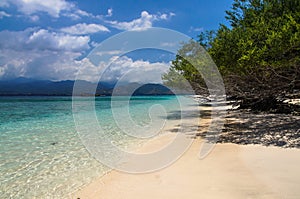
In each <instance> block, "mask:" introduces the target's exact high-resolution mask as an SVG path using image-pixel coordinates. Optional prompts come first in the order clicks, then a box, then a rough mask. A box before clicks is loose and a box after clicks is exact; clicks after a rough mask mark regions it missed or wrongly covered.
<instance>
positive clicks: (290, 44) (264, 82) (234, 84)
mask: <svg viewBox="0 0 300 199" xmlns="http://www.w3.org/2000/svg"><path fill="white" fill-rule="evenodd" d="M226 14H227V16H226V19H227V20H229V22H230V27H226V26H225V25H222V24H221V25H220V27H219V29H218V30H217V31H215V32H214V31H208V32H204V33H201V34H200V35H199V37H198V38H199V40H198V43H199V44H201V45H203V46H204V48H205V49H206V50H207V51H208V53H209V54H210V55H211V57H212V58H213V60H214V61H215V63H216V65H217V66H218V68H219V70H220V72H221V74H222V75H223V78H224V81H225V86H226V90H227V94H228V95H230V96H232V97H235V98H237V99H240V100H241V101H242V102H241V107H243V106H244V107H248V108H249V107H250V108H253V109H254V107H255V106H256V104H257V103H260V102H261V101H265V102H266V103H268V102H267V101H268V100H269V101H270V99H274V100H273V101H272V103H273V104H274V106H277V105H278V104H280V100H281V99H283V98H285V97H287V96H290V95H291V94H295V93H298V94H299V89H300V83H299V82H300V23H299V22H300V1H295V0H234V3H233V5H232V8H231V10H229V11H226ZM193 46H195V45H193V43H192V42H190V43H187V44H185V45H184V46H183V47H182V49H180V50H179V53H180V51H189V52H193ZM171 69H172V70H174V71H177V72H179V73H181V74H183V75H184V76H185V78H187V79H188V80H189V81H191V82H193V83H195V82H196V83H197V84H198V85H203V80H202V79H201V77H199V76H197V75H195V74H194V72H193V67H192V66H191V65H190V64H189V63H188V62H186V61H184V59H183V58H182V57H181V56H176V59H175V60H174V61H173V62H172V65H171ZM174 71H173V73H174ZM167 76H168V74H166V75H165V76H164V77H165V78H166V77H167ZM264 106H266V104H261V109H263V107H264ZM256 108H257V107H256ZM272 108H274V107H270V109H272ZM257 109H258V108H257Z"/></svg>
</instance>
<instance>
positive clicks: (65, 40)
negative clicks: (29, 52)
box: [27, 29, 90, 51]
mask: <svg viewBox="0 0 300 199" xmlns="http://www.w3.org/2000/svg"><path fill="white" fill-rule="evenodd" d="M89 41H90V38H89V37H88V36H72V35H68V34H62V33H56V32H49V31H48V30H45V29H40V30H38V31H36V32H33V33H32V35H30V37H29V39H28V41H27V44H29V45H33V46H34V47H35V48H36V47H38V48H41V49H42V48H47V49H51V50H65V51H82V50H85V49H88V48H89V44H88V43H89Z"/></svg>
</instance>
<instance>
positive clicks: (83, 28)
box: [61, 23, 109, 35]
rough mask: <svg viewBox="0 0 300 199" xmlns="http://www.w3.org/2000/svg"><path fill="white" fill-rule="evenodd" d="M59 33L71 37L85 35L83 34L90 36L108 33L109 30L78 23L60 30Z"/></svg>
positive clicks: (103, 27) (96, 25)
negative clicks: (97, 33) (70, 35)
mask: <svg viewBox="0 0 300 199" xmlns="http://www.w3.org/2000/svg"><path fill="white" fill-rule="evenodd" d="M61 31H62V32H65V33H69V34H73V35H85V34H92V33H96V32H109V30H108V29H107V28H106V27H105V26H103V25H100V24H86V23H80V24H76V25H74V26H70V27H66V28H62V29H61Z"/></svg>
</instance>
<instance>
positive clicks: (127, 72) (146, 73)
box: [101, 56, 170, 83]
mask: <svg viewBox="0 0 300 199" xmlns="http://www.w3.org/2000/svg"><path fill="white" fill-rule="evenodd" d="M111 61H113V62H112V64H111V65H110V66H109V68H107V69H106V70H105V72H104V74H103V76H102V77H101V81H122V82H139V83H162V80H161V75H162V74H163V73H165V72H167V70H168V69H169V66H170V63H166V62H154V63H151V62H149V61H144V60H136V61H134V60H132V59H131V58H129V57H127V56H122V57H112V59H111ZM102 64H103V63H102Z"/></svg>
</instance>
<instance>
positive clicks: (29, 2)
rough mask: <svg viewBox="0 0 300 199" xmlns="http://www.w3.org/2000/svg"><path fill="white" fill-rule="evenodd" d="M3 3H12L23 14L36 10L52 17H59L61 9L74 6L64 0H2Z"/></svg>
mask: <svg viewBox="0 0 300 199" xmlns="http://www.w3.org/2000/svg"><path fill="white" fill-rule="evenodd" d="M3 1H4V3H3V4H4V5H8V4H14V5H15V6H17V8H18V10H19V11H20V12H22V13H24V14H27V15H31V14H34V13H37V12H46V13H48V14H49V15H51V16H52V17H59V14H60V13H61V12H62V11H65V10H70V9H72V8H74V4H73V3H70V2H67V1H65V0H51V1H41V0H3Z"/></svg>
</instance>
